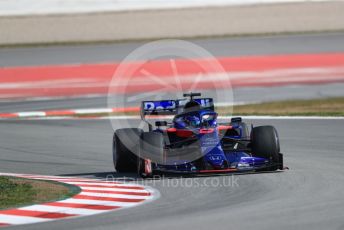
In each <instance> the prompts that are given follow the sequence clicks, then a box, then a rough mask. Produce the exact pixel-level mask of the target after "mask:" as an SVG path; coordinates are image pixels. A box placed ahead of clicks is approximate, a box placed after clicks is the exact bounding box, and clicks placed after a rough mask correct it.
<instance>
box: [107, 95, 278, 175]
mask: <svg viewBox="0 0 344 230" xmlns="http://www.w3.org/2000/svg"><path fill="white" fill-rule="evenodd" d="M199 96H201V94H200V93H190V94H184V97H187V98H184V99H177V100H162V101H143V102H142V104H141V118H142V121H144V122H146V123H147V126H148V128H147V129H148V130H147V131H144V130H143V129H139V128H124V129H117V130H116V131H115V133H114V136H113V161H114V166H115V169H116V171H117V172H131V173H133V172H134V173H138V174H139V175H140V176H142V177H151V176H153V175H154V174H157V173H167V172H168V173H183V174H202V173H226V172H245V171H262V170H264V171H275V170H278V169H283V155H282V154H281V153H280V145H279V138H278V134H277V131H276V129H275V128H274V127H273V126H258V127H253V126H252V127H251V131H250V132H249V128H248V126H247V124H246V123H245V122H243V121H242V119H241V118H240V117H234V118H232V119H231V120H230V121H228V122H223V123H221V122H219V120H218V119H217V116H218V114H217V113H216V112H215V111H214V102H213V99H212V98H195V97H199ZM165 115H173V119H172V121H171V122H168V121H166V120H155V122H154V125H153V124H152V122H149V121H151V119H152V118H153V117H155V118H156V117H158V118H161V117H166V116H165ZM147 116H149V117H150V118H151V119H147ZM152 120H153V119H152Z"/></svg>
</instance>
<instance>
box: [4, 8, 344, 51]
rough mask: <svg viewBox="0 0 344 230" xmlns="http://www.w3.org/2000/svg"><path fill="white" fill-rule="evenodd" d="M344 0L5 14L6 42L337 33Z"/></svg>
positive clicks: (343, 16)
mask: <svg viewBox="0 0 344 230" xmlns="http://www.w3.org/2000/svg"><path fill="white" fill-rule="evenodd" d="M343 12H344V2H342V1H339V2H332V1H331V2H302V3H284V4H263V5H245V6H226V7H224V6H222V7H199V8H185V9H164V10H140V11H124V12H123V11H121V12H104V13H82V14H80V13H79V14H55V15H31V16H2V17H0V44H1V45H13V44H36V43H66V42H93V41H121V40H139V39H159V38H185V37H195V36H196V37H197V36H222V35H250V34H266V33H281V32H283V33H286V32H309V31H336V30H343V29H344V14H343Z"/></svg>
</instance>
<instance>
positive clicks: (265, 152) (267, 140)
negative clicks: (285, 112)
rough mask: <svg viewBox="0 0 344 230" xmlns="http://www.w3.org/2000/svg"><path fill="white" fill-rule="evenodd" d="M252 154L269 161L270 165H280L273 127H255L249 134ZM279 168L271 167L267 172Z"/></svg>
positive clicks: (278, 149) (278, 145)
mask: <svg viewBox="0 0 344 230" xmlns="http://www.w3.org/2000/svg"><path fill="white" fill-rule="evenodd" d="M251 147H252V154H253V155H254V156H256V157H263V158H267V159H269V160H270V161H271V162H272V163H275V164H280V163H281V161H282V159H281V154H280V144H279V138H278V133H277V131H276V129H275V128H274V127H273V126H259V127H255V128H253V130H252V133H251ZM279 168H280V166H278V165H276V166H272V167H270V168H269V170H272V171H274V170H277V169H279Z"/></svg>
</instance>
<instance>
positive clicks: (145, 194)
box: [82, 189, 151, 196]
mask: <svg viewBox="0 0 344 230" xmlns="http://www.w3.org/2000/svg"><path fill="white" fill-rule="evenodd" d="M82 191H83V192H94V193H106V194H121V195H133V196H150V195H151V194H150V193H149V192H147V193H143V192H120V191H99V190H91V189H83V190H82Z"/></svg>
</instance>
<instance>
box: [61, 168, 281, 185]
mask: <svg viewBox="0 0 344 230" xmlns="http://www.w3.org/2000/svg"><path fill="white" fill-rule="evenodd" d="M282 172H284V171H260V172H240V173H238V172H237V173H222V174H201V175H200V174H197V175H190V174H171V173H169V174H160V175H156V176H154V177H153V178H142V177H140V176H138V175H137V174H135V173H117V172H111V171H110V172H94V173H78V174H60V175H58V176H70V177H85V178H92V179H102V180H107V181H114V180H115V181H122V182H139V181H146V180H163V179H178V178H180V179H181V178H200V177H219V176H231V175H256V174H270V173H282Z"/></svg>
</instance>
